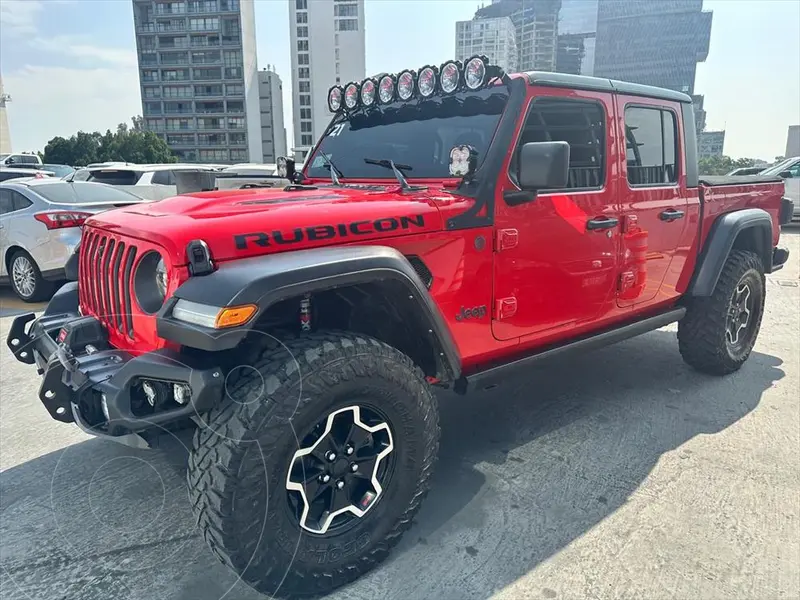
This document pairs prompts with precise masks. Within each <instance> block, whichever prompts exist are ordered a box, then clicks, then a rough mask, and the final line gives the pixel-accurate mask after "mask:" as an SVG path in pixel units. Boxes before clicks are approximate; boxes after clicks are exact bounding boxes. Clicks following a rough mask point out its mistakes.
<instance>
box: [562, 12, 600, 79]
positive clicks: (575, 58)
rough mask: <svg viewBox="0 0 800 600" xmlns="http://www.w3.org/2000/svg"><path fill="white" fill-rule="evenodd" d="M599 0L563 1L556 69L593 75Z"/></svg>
mask: <svg viewBox="0 0 800 600" xmlns="http://www.w3.org/2000/svg"><path fill="white" fill-rule="evenodd" d="M597 8H598V0H561V9H560V10H559V12H558V48H557V50H556V71H558V72H560V73H572V74H574V75H594V54H595V43H596V41H597Z"/></svg>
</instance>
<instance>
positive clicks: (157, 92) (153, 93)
mask: <svg viewBox="0 0 800 600" xmlns="http://www.w3.org/2000/svg"><path fill="white" fill-rule="evenodd" d="M144 97H145V98H161V88H157V87H146V88H144Z"/></svg>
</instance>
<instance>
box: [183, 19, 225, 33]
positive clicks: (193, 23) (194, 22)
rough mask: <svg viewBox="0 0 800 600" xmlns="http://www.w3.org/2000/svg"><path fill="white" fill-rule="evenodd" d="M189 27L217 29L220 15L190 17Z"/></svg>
mask: <svg viewBox="0 0 800 600" xmlns="http://www.w3.org/2000/svg"><path fill="white" fill-rule="evenodd" d="M189 29H190V30H192V31H217V30H218V29H219V17H207V18H200V19H189Z"/></svg>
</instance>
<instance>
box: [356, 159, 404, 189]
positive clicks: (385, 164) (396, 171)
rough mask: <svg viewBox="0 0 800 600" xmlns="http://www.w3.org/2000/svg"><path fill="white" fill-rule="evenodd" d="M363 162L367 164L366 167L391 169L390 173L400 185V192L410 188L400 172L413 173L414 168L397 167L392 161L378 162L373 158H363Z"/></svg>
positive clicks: (382, 160) (381, 160)
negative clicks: (376, 166) (374, 166)
mask: <svg viewBox="0 0 800 600" xmlns="http://www.w3.org/2000/svg"><path fill="white" fill-rule="evenodd" d="M364 162H365V163H367V164H368V165H378V166H379V167H385V168H387V169H391V170H392V172H393V173H394V176H395V179H397V183H399V184H400V188H401V189H402V190H408V189H410V188H411V186H410V185H408V181H406V178H405V176H403V173H402V171H413V170H414V167H412V166H411V165H398V164H397V163H395V162H394V161H393V160H386V159H385V158H383V159H380V160H378V159H375V158H365V159H364Z"/></svg>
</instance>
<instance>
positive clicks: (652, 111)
mask: <svg viewBox="0 0 800 600" xmlns="http://www.w3.org/2000/svg"><path fill="white" fill-rule="evenodd" d="M676 131H677V128H676V127H675V114H674V113H672V112H671V111H668V110H659V109H656V108H642V107H638V106H636V107H632V106H631V107H627V108H626V109H625V142H626V144H625V147H626V151H625V157H626V162H627V169H628V183H630V184H631V185H636V186H658V185H665V184H670V183H675V182H676V181H678V167H677V156H678V139H677V136H676Z"/></svg>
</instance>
